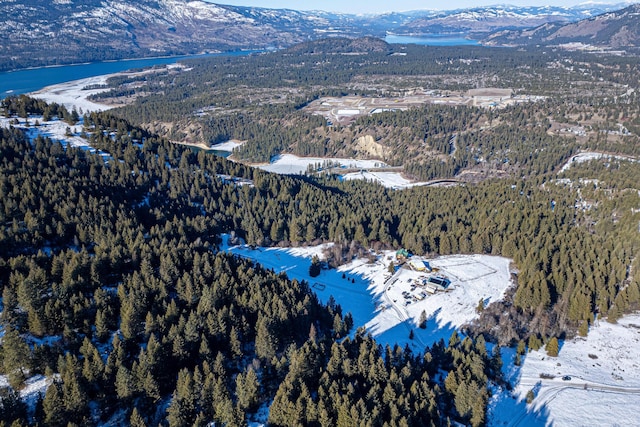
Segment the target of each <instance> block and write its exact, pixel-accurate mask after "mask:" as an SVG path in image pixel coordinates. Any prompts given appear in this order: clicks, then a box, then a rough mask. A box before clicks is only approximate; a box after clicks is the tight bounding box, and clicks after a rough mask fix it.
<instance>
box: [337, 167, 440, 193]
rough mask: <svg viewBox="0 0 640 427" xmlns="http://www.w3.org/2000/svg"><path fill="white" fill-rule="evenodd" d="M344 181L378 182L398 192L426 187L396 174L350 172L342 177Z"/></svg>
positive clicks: (421, 183) (423, 183) (424, 183)
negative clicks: (416, 187)
mask: <svg viewBox="0 0 640 427" xmlns="http://www.w3.org/2000/svg"><path fill="white" fill-rule="evenodd" d="M344 179H345V180H352V179H360V180H365V181H372V182H378V183H380V184H381V185H383V186H385V187H387V188H393V189H395V190H400V189H403V188H411V187H415V186H419V185H427V184H428V183H427V182H415V181H410V180H408V179H406V178H404V177H403V176H402V175H401V174H400V173H398V172H375V171H373V172H372V171H364V170H363V171H361V172H352V173H348V174H346V175H344Z"/></svg>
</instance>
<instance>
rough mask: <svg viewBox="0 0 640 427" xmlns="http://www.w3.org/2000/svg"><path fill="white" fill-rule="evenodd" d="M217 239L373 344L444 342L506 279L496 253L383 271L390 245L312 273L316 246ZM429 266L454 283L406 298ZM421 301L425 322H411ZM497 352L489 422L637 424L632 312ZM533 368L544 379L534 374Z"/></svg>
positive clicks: (638, 326) (639, 389)
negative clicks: (339, 313)
mask: <svg viewBox="0 0 640 427" xmlns="http://www.w3.org/2000/svg"><path fill="white" fill-rule="evenodd" d="M226 240H227V239H226V236H225V237H224V238H223V241H224V242H225V246H224V247H223V249H224V250H226V251H229V252H231V253H234V254H236V255H239V256H242V257H245V258H249V259H252V260H254V261H256V262H259V263H260V264H262V265H264V266H265V267H267V268H273V269H274V270H275V271H277V272H282V271H284V272H286V273H287V274H288V275H289V277H290V278H295V279H298V280H306V281H308V282H309V283H310V284H311V287H312V289H313V290H314V291H315V292H316V294H317V295H318V297H319V298H320V300H321V301H325V302H326V301H327V300H328V298H329V296H330V295H333V297H334V298H335V300H336V302H337V303H338V304H340V305H341V306H342V308H343V311H344V312H351V313H352V315H353V318H354V325H355V327H359V326H365V327H366V329H367V330H368V331H369V332H370V333H371V334H372V335H373V336H375V337H376V340H378V342H380V343H381V344H382V345H386V344H390V345H393V344H395V343H397V344H399V345H401V346H404V345H406V344H408V345H409V346H410V347H411V348H412V349H413V350H414V351H417V352H420V351H423V350H424V347H425V346H427V345H431V344H433V343H434V342H436V341H438V340H439V339H441V338H442V339H444V340H445V341H447V340H448V339H449V337H450V335H451V333H452V332H453V331H454V330H455V329H458V328H459V327H460V326H461V325H463V324H465V323H467V322H469V321H470V320H472V319H474V318H475V317H476V316H477V313H476V307H477V305H478V302H479V301H480V299H482V300H483V301H484V303H485V305H486V304H489V303H491V302H492V301H496V300H498V299H500V298H502V296H503V295H504V292H505V291H506V289H507V288H508V287H509V286H510V285H511V280H510V269H509V264H510V260H508V259H506V258H502V257H494V256H488V255H454V256H444V257H438V258H434V259H429V260H428V262H429V264H430V265H431V267H434V268H437V269H438V271H437V272H434V273H425V272H418V271H410V270H407V269H400V270H398V271H397V272H396V273H395V274H394V275H393V276H391V274H390V273H389V272H388V271H387V266H388V264H389V262H391V259H392V257H393V256H394V255H395V254H394V253H393V252H385V253H383V254H381V255H379V256H378V259H377V260H376V261H375V262H374V263H369V262H368V261H367V260H363V259H358V260H354V261H352V262H351V263H349V264H347V265H344V266H342V267H340V268H339V269H337V270H322V272H321V274H320V276H318V277H315V278H311V277H309V273H308V270H309V265H310V263H311V257H312V256H313V255H314V254H316V255H318V256H319V257H320V258H322V247H321V246H318V247H304V248H290V249H282V248H256V249H251V248H250V247H248V246H245V245H239V246H231V247H230V246H226ZM390 257H391V259H390ZM343 273H344V274H345V279H343V278H342V274H343ZM434 274H436V275H438V276H442V277H446V278H447V279H449V280H450V281H451V285H450V286H449V287H450V288H452V289H453V290H452V291H451V292H445V293H437V294H435V295H429V296H427V297H426V298H424V299H423V300H421V301H415V299H413V298H411V297H410V298H407V297H405V295H406V294H403V292H404V293H409V294H410V295H411V296H413V295H414V294H416V293H418V292H419V290H420V288H416V290H414V291H412V290H411V284H412V283H415V280H418V279H420V278H421V277H424V276H430V275H434ZM407 301H411V302H410V303H409V304H406V302H407ZM423 310H424V312H425V313H426V315H427V318H428V322H427V327H426V329H421V328H419V327H418V322H419V318H420V315H421V313H422V311H423ZM410 330H413V331H414V335H415V336H414V339H413V340H411V339H409V331H410ZM502 354H503V363H504V367H503V372H504V374H505V378H507V379H508V380H509V382H510V383H511V384H513V385H514V387H515V388H514V391H513V392H510V391H506V390H499V389H496V390H494V395H493V397H492V399H491V402H490V407H489V414H488V425H489V426H495V427H497V426H508V427H514V426H526V427H530V426H545V425H546V426H551V425H553V426H612V427H613V426H637V425H640V315H633V316H627V317H625V318H624V319H622V320H620V321H619V323H618V324H616V325H612V324H609V323H606V322H600V323H599V324H597V325H596V326H594V327H593V328H592V329H591V331H590V332H589V336H588V337H587V338H577V339H575V340H572V341H561V349H560V354H559V356H558V357H555V358H553V357H549V356H547V354H546V352H545V351H544V349H542V350H540V351H534V352H531V353H527V354H526V355H525V357H523V363H522V365H521V366H515V365H514V358H515V349H512V348H506V349H503V350H502ZM541 374H545V376H553V379H542V378H541V377H540V375H541ZM567 376H568V377H570V378H571V379H566V378H567ZM563 377H565V380H563ZM585 384H586V388H585ZM529 390H533V391H534V393H535V395H536V397H535V399H534V401H533V403H532V404H531V405H528V404H526V394H527V392H528V391H529Z"/></svg>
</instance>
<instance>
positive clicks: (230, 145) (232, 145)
mask: <svg viewBox="0 0 640 427" xmlns="http://www.w3.org/2000/svg"><path fill="white" fill-rule="evenodd" d="M242 144H243V143H242V142H241V141H236V140H234V139H231V140H229V141H227V142H222V143H220V144H216V145H212V146H211V147H210V149H211V150H218V151H228V152H232V151H233V150H235V149H236V148H238V147H240V146H241V145H242Z"/></svg>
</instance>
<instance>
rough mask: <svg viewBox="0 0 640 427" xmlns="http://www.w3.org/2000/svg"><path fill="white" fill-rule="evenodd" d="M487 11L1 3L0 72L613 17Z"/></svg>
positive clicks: (141, 0)
mask: <svg viewBox="0 0 640 427" xmlns="http://www.w3.org/2000/svg"><path fill="white" fill-rule="evenodd" d="M612 7H615V6H611V5H605V6H603V5H597V6H590V7H589V8H582V9H580V8H578V9H574V8H522V7H515V6H491V7H486V8H474V9H469V10H458V11H449V12H441V11H431V10H420V11H410V12H402V13H388V14H382V15H350V14H341V13H330V12H322V11H313V12H308V11H296V10H290V9H267V8H259V7H244V6H226V5H219V4H214V3H209V2H205V1H200V0H193V1H190V0H137V1H134V0H82V1H80V0H53V1H44V0H4V1H0V17H1V18H0V37H1V38H2V40H3V43H1V44H0V71H1V70H10V69H19V68H25V67H30V66H43V65H58V64H69V63H75V62H90V61H99V60H111V59H124V58H139V57H147V56H163V55H178V54H193V53H200V52H205V51H219V50H222V51H224V50H240V49H251V48H259V49H264V48H281V47H286V46H290V45H293V44H296V43H300V42H303V41H308V40H315V39H318V38H321V37H327V36H347V37H362V36H375V37H384V36H385V34H387V33H416V32H418V33H419V32H443V31H444V32H465V33H468V32H473V33H482V34H488V33H489V32H491V31H496V30H503V29H507V28H509V29H512V28H522V27H530V26H534V25H539V24H541V23H548V22H556V21H558V20H560V21H561V22H573V21H576V20H578V19H581V17H586V16H593V15H594V14H595V13H601V12H602V11H605V10H609V9H610V8H612Z"/></svg>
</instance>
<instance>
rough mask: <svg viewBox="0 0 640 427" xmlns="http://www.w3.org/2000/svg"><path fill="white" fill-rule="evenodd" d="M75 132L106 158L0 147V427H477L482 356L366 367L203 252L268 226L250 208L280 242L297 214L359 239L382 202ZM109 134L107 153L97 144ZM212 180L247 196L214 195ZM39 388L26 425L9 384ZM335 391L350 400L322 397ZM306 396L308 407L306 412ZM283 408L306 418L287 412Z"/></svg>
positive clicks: (253, 280) (310, 311)
mask: <svg viewBox="0 0 640 427" xmlns="http://www.w3.org/2000/svg"><path fill="white" fill-rule="evenodd" d="M85 120H86V125H87V127H88V128H92V131H93V133H94V136H93V138H94V142H96V143H102V144H103V145H102V148H103V149H105V150H107V149H108V150H110V152H111V153H112V155H113V158H111V159H109V160H108V161H107V162H105V160H104V159H103V158H102V157H100V156H98V155H95V154H91V153H88V152H85V151H83V150H80V149H74V148H69V147H66V148H65V147H63V146H62V145H61V144H60V143H58V142H53V141H50V140H48V139H42V138H38V139H37V140H35V141H33V143H31V142H29V141H28V140H27V139H26V138H25V135H24V133H23V132H22V131H20V130H17V129H2V130H1V131H0V132H1V134H0V154H1V157H2V159H3V160H2V163H1V169H2V174H1V175H0V176H1V178H0V189H1V191H2V198H1V200H2V209H1V215H2V217H1V221H0V222H1V223H2V224H3V225H4V226H3V227H2V229H1V234H0V247H2V251H1V252H0V281H1V284H2V296H3V311H2V319H1V321H2V324H3V327H4V330H5V337H4V339H3V346H2V352H1V356H2V357H1V359H0V360H1V362H2V364H1V370H2V372H3V373H4V374H6V375H8V377H9V380H10V384H11V386H12V387H13V389H5V390H3V391H2V396H1V397H0V398H1V399H2V410H1V411H0V416H1V417H2V420H3V421H6V422H12V421H14V420H23V422H24V420H26V419H27V418H26V417H27V416H30V417H33V418H31V421H33V422H37V423H43V424H46V425H66V423H67V422H74V423H77V424H82V425H91V424H95V423H97V422H98V421H100V420H102V421H106V420H108V419H110V418H112V417H114V416H115V417H116V418H115V419H116V420H118V419H119V420H120V421H119V422H121V423H127V422H129V421H130V422H131V423H134V422H139V421H140V420H144V421H145V422H147V423H150V424H158V423H159V422H160V423H162V424H164V425H172V426H173V425H175V426H178V425H204V423H206V422H208V421H210V420H216V421H217V422H221V423H225V424H226V425H242V424H243V423H244V422H245V419H246V416H248V414H252V413H254V412H255V411H256V410H257V408H258V407H259V406H260V405H263V404H265V403H269V402H271V401H272V400H273V399H275V401H274V402H275V403H274V406H273V408H274V411H273V412H272V415H271V417H272V419H270V422H271V423H273V424H274V425H291V424H295V423H296V422H302V423H305V424H307V425H337V424H339V423H340V422H341V421H339V420H344V419H345V418H344V417H346V416H348V418H347V419H348V420H351V421H353V422H358V420H371V411H373V412H374V413H376V414H377V415H376V417H375V418H373V420H375V424H373V425H385V423H397V422H402V423H408V424H409V425H443V424H445V423H446V420H447V419H448V418H449V417H451V418H454V419H459V420H462V421H468V422H470V423H472V424H473V425H480V424H482V422H483V420H484V419H485V416H486V415H485V411H486V408H485V404H486V400H487V396H488V394H487V391H486V386H487V381H488V380H487V378H488V376H491V377H492V378H494V377H495V373H496V366H497V365H496V363H498V362H497V361H494V360H493V359H491V358H490V357H489V356H488V355H487V354H486V350H485V345H484V343H483V342H482V343H480V342H479V343H477V344H473V342H472V341H471V339H469V338H466V339H465V340H464V341H463V342H460V341H459V340H458V341H452V343H451V344H450V345H449V346H447V347H445V345H444V343H440V344H438V346H436V347H434V349H433V350H432V353H429V358H424V357H423V355H413V354H412V353H411V352H410V351H408V350H407V349H401V348H386V349H382V348H380V346H378V345H377V344H376V343H375V341H373V340H372V339H371V338H370V337H368V336H366V335H363V334H362V333H361V332H359V333H357V334H356V335H355V336H354V337H353V338H351V339H346V340H340V341H339V339H340V338H342V337H344V336H345V334H346V333H347V332H348V331H349V330H350V329H351V328H352V320H351V318H350V315H349V314H344V313H343V312H342V309H341V308H340V306H338V305H336V304H335V303H333V302H330V303H329V304H328V305H326V306H323V305H321V304H319V303H318V301H317V299H316V297H315V296H314V294H312V293H311V292H310V290H309V287H308V285H307V284H306V283H298V282H295V281H293V282H292V281H290V280H288V279H287V278H286V276H284V275H276V274H274V273H273V272H270V271H266V270H263V269H262V268H260V267H259V266H257V265H254V264H253V263H251V262H248V261H243V260H240V259H237V258H234V257H232V256H229V255H225V254H223V253H217V252H216V250H215V247H216V242H217V241H218V239H219V238H218V235H219V233H220V232H221V231H226V230H237V231H239V232H242V231H243V227H244V225H243V224H245V225H246V224H253V225H255V226H258V227H260V228H261V229H265V228H266V224H267V223H269V224H270V223H272V222H273V220H274V218H269V217H268V216H267V215H269V212H270V211H264V212H265V214H264V215H265V216H264V217H263V218H256V217H254V216H250V217H247V213H248V208H249V207H250V206H251V201H252V200H255V199H256V198H257V199H260V200H261V202H260V203H266V201H267V199H270V200H275V201H276V203H277V204H278V205H279V206H280V207H281V209H280V211H283V213H284V215H285V216H284V217H283V218H282V220H283V221H284V222H285V224H289V223H293V221H292V220H291V219H290V217H289V215H298V218H299V219H301V218H309V219H311V215H310V213H309V212H307V210H306V209H307V208H313V209H314V210H317V208H318V206H319V205H320V204H325V203H333V204H334V206H335V205H337V204H340V203H348V204H350V205H351V206H352V209H353V210H354V212H355V213H356V214H357V215H356V216H354V217H353V218H350V219H349V221H350V222H353V224H354V225H355V224H359V225H360V226H362V224H365V223H367V222H368V219H367V217H366V214H365V213H364V212H363V211H362V212H360V211H359V209H358V208H356V206H358V205H359V204H362V203H363V201H364V200H365V199H364V198H362V197H363V196H364V195H366V194H369V195H370V196H371V195H376V196H377V197H380V198H381V200H383V199H386V202H385V204H386V205H387V208H391V206H392V203H393V197H392V196H393V195H392V194H390V193H388V192H387V191H386V190H383V189H381V188H379V187H375V186H371V185H366V184H365V185H360V186H358V185H353V184H352V185H340V184H339V183H337V182H333V181H327V182H304V181H301V180H299V179H292V178H286V177H278V176H272V175H269V174H266V173H263V172H259V171H255V170H251V169H248V168H246V167H244V166H242V165H238V164H235V163H231V162H227V161H225V160H223V159H219V158H217V157H215V156H210V155H207V154H205V153H200V154H198V155H196V154H194V153H193V152H191V151H190V150H188V149H184V148H181V147H179V146H176V145H172V144H169V143H167V142H166V141H163V140H158V139H156V138H154V137H152V136H146V137H145V141H144V143H143V144H139V143H135V142H134V141H133V140H132V138H131V136H132V135H133V134H136V135H138V134H139V135H142V134H144V132H143V131H140V130H136V129H135V128H132V127H131V126H130V125H128V124H127V123H126V122H123V121H121V120H118V119H113V118H112V117H111V116H109V115H106V114H98V115H92V116H90V117H86V118H85ZM109 133H110V134H112V135H115V138H107V139H105V140H101V139H100V137H99V135H100V134H109ZM97 135H98V136H97ZM107 140H109V141H111V142H110V143H108V142H107ZM101 141H102V142H101ZM220 173H224V174H228V175H233V176H237V177H244V178H250V179H253V181H254V183H255V187H254V188H246V187H245V188H237V187H235V186H233V185H230V184H225V183H223V181H222V180H221V179H219V178H218V176H217V174H220ZM358 193H362V196H359V197H358V198H355V199H353V200H352V198H353V197H354V196H355V195H356V194H358ZM278 199H279V200H278ZM305 203H311V204H310V205H309V206H307V208H305V206H304V204H305ZM289 206H291V210H289ZM363 208H364V206H361V208H360V210H362V209H363ZM261 212H262V211H261ZM322 214H323V215H328V216H334V217H335V216H337V215H339V212H338V211H331V210H330V209H327V210H326V211H325V212H323V213H322ZM246 218H249V220H248V221H250V222H249V223H247V222H246V221H247V219H246ZM316 219H317V218H316ZM305 221H306V219H305ZM356 228H358V227H357V226H356ZM250 231H251V230H249V229H248V228H247V230H246V231H244V232H243V234H245V235H247V236H248V235H249V233H250ZM356 231H357V230H348V229H347V230H345V231H343V232H344V233H353V232H356ZM283 232H284V233H288V230H283ZM327 232H328V229H327ZM389 233H393V234H394V235H395V234H397V232H396V231H394V230H393V229H392V230H389ZM315 238H316V237H315V236H314V239H315ZM344 238H347V237H343V239H344ZM388 238H389V239H391V238H392V237H391V235H389V236H388ZM252 241H253V240H252ZM389 243H391V242H389ZM42 338H46V339H44V340H42ZM461 361H464V363H462V362H461ZM336 364H337V365H338V366H336ZM441 370H444V371H451V374H450V376H451V379H450V381H449V383H450V384H449V385H448V386H447V388H446V390H445V389H443V388H441V387H440V386H438V385H437V382H436V381H435V380H433V379H432V375H434V374H435V373H437V372H439V371H441ZM54 372H55V373H58V374H59V376H58V377H56V378H55V379H54V381H53V384H52V385H51V386H49V387H48V389H47V392H46V394H45V395H44V396H43V399H42V400H41V401H39V402H38V404H37V405H36V409H35V413H32V414H30V415H29V414H28V413H27V408H26V407H25V405H24V403H21V402H20V401H19V399H18V398H17V396H16V394H15V392H14V391H13V390H17V389H18V388H19V387H20V386H21V384H22V382H23V381H24V380H25V378H26V377H27V376H32V375H36V374H46V375H47V376H51V375H52V373H54ZM463 384H464V386H462V385H463ZM344 387H347V388H351V387H356V388H354V389H353V391H351V392H349V394H347V395H345V394H342V393H340V392H338V391H337V390H340V389H342V388H344ZM470 387H471V388H470ZM315 388H317V390H318V391H321V395H316V396H315V397H312V396H311V395H310V394H309V390H311V389H315ZM403 390H406V392H404V391H403ZM469 390H473V391H477V393H476V392H470V391H469ZM336 393H339V394H340V395H341V397H340V398H337V395H336ZM458 395H459V396H460V397H459V398H458V400H459V401H460V402H459V403H456V404H454V403H452V402H454V400H455V398H456V396H458ZM394 396H398V397H399V400H398V399H396V398H395V397H394ZM169 399H171V404H170V405H169V407H168V409H167V411H166V412H164V411H160V412H159V411H158V410H157V408H159V407H162V406H163V405H164V404H165V403H166V402H168V400H169ZM363 399H364V401H363ZM361 402H364V403H365V405H366V406H364V407H363V406H362V403H361ZM299 405H304V406H305V407H307V408H308V410H307V411H298V410H292V409H291V408H297V407H298V406H299ZM346 414H348V415H346ZM118 417H120V418H118ZM300 417H303V418H300ZM344 422H348V421H344ZM388 425H392V424H388Z"/></svg>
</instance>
